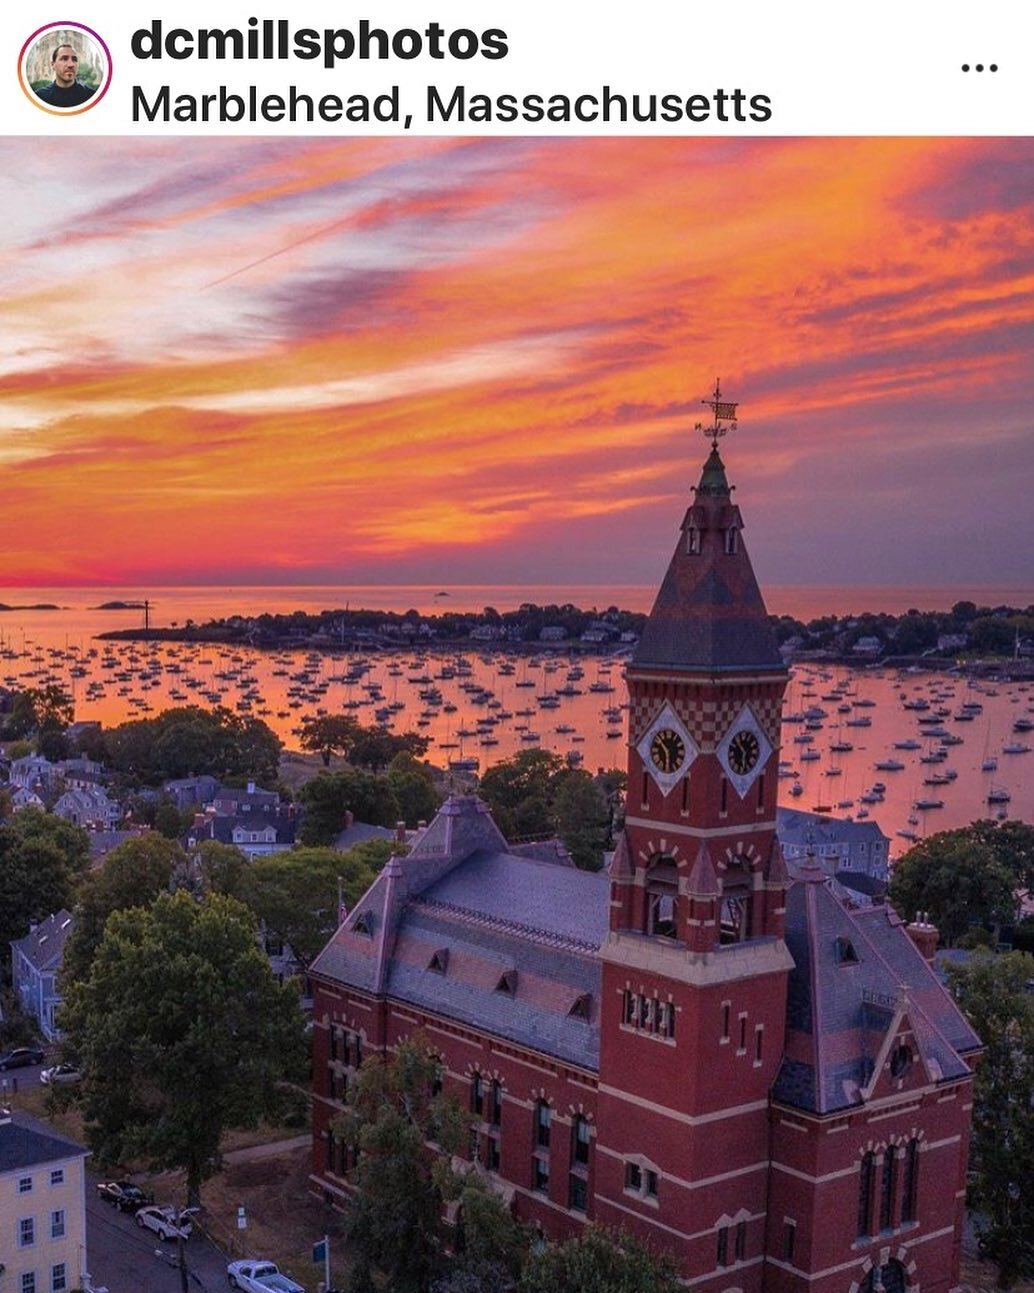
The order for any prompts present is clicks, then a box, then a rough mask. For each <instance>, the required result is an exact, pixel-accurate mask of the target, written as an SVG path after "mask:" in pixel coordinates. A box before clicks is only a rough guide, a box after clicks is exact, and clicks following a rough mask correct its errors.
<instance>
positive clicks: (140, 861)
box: [62, 831, 186, 983]
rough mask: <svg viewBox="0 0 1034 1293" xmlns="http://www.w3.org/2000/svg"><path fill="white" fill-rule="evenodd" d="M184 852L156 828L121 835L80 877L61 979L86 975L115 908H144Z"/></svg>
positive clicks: (166, 883)
mask: <svg viewBox="0 0 1034 1293" xmlns="http://www.w3.org/2000/svg"><path fill="white" fill-rule="evenodd" d="M185 862H186V855H185V854H184V852H183V850H182V849H181V848H180V846H179V845H178V844H176V843H175V842H174V841H173V840H168V839H166V838H165V836H164V835H159V834H158V833H157V832H156V831H149V832H148V833H147V834H146V835H138V836H136V837H134V838H133V839H128V840H124V841H123V842H122V843H121V844H119V845H118V846H117V847H116V848H113V849H112V850H111V852H110V853H109V854H108V856H107V857H106V858H105V859H104V862H103V864H102V865H101V866H100V867H99V868H97V870H95V871H91V872H90V873H89V874H88V875H86V876H85V877H84V878H83V881H82V884H81V885H80V888H79V900H78V903H77V905H76V911H75V925H74V926H73V929H72V933H71V934H70V935H69V938H68V942H67V943H66V944H65V953H64V958H63V966H62V974H63V977H64V979H65V981H66V983H68V982H71V981H72V980H75V979H85V978H86V977H87V975H88V974H89V973H90V967H91V965H92V964H93V958H94V954H95V953H96V951H97V948H98V946H99V945H100V941H101V939H102V938H103V936H104V926H105V923H106V922H107V919H108V917H109V916H110V915H111V913H112V912H114V911H123V910H124V909H125V908H127V907H149V906H150V905H151V903H152V902H154V900H155V898H157V897H158V895H159V894H160V893H163V892H165V891H166V890H168V888H169V885H170V882H171V881H172V877H173V873H174V872H175V870H176V869H177V867H181V866H183V864H184V863H185Z"/></svg>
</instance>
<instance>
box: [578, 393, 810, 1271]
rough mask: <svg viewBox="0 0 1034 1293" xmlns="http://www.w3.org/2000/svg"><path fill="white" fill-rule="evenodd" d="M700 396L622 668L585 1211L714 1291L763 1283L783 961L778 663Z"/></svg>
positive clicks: (787, 965) (719, 426)
mask: <svg viewBox="0 0 1034 1293" xmlns="http://www.w3.org/2000/svg"><path fill="white" fill-rule="evenodd" d="M705 403H707V404H708V405H709V407H710V409H711V412H712V415H713V420H712V424H711V425H710V426H709V427H707V428H702V429H704V430H705V434H706V435H707V436H708V437H709V438H710V440H711V451H710V454H709V456H708V458H707V461H706V462H705V464H704V468H703V472H702V474H701V477H700V483H699V484H698V485H697V486H696V489H695V491H694V495H695V496H694V499H693V501H692V503H691V504H690V506H689V508H688V510H687V512H686V515H685V519H684V520H683V522H682V527H681V531H680V534H679V539H678V545H677V547H676V549H675V552H674V555H673V556H672V558H671V563H670V565H669V566H668V571H667V574H666V575H665V577H664V581H663V583H662V584H661V587H660V591H659V592H658V594H657V599H656V601H655V603H654V606H653V610H652V611H651V613H650V616H649V619H648V621H647V624H646V627H645V629H644V631H643V634H642V637H641V639H640V643H639V646H638V648H637V650H636V653H635V656H634V658H633V660H632V662H631V663H630V665H629V668H628V673H627V677H628V688H629V702H630V722H629V754H628V798H627V815H626V825H625V832H624V836H623V838H622V839H621V840H620V841H619V845H618V849H617V853H616V854H615V858H614V863H613V867H612V887H611V906H610V935H609V938H608V940H607V942H606V944H605V945H604V947H603V948H602V950H601V955H602V959H603V992H602V1000H601V1043H600V1088H599V1113H598V1130H597V1164H596V1188H595V1202H596V1215H597V1217H598V1218H599V1219H600V1220H601V1221H603V1222H604V1223H606V1224H611V1225H621V1226H624V1227H626V1228H629V1229H632V1230H635V1231H638V1232H639V1233H641V1234H642V1235H643V1237H644V1238H647V1239H649V1240H650V1241H651V1242H653V1243H656V1242H658V1240H659V1238H660V1236H659V1229H660V1230H663V1232H664V1242H665V1243H668V1244H670V1246H671V1247H672V1249H673V1251H674V1252H676V1253H677V1255H678V1257H679V1261H680V1265H681V1266H682V1268H683V1270H689V1271H692V1272H693V1274H694V1277H695V1278H694V1281H693V1282H694V1285H698V1284H703V1285H704V1286H706V1287H707V1288H710V1287H711V1283H710V1281H711V1279H713V1280H714V1281H715V1287H719V1286H720V1287H724V1286H725V1284H726V1283H727V1274H726V1271H725V1267H727V1266H732V1265H736V1266H737V1267H738V1270H737V1273H736V1274H737V1281H736V1282H737V1286H738V1287H739V1288H742V1289H745V1290H746V1289H756V1290H759V1289H760V1288H761V1285H762V1273H763V1269H764V1257H763V1254H764V1244H765V1210H766V1183H767V1180H768V1170H769V1169H768V1160H769V1150H768V1097H769V1090H770V1088H771V1086H772V1083H773V1081H774V1079H775V1076H776V1073H777V1072H778V1069H779V1065H780V1060H781V1057H782V1052H783V1041H784V1032H785V1020H786V995H787V979H788V974H789V971H790V969H791V967H792V960H791V958H790V955H789V953H788V951H787V948H786V945H785V943H784V940H783V933H784V916H785V899H786V890H787V887H788V880H787V875H786V871H785V868H784V866H783V862H782V856H781V853H780V851H779V849H778V846H777V843H776V835H775V830H776V790H777V781H778V776H777V769H778V759H779V726H780V717H781V706H782V698H783V692H784V690H785V687H786V683H787V672H786V668H785V666H784V664H783V661H782V658H781V657H780V654H779V651H778V649H777V646H776V642H775V637H774V635H773V633H772V630H771V628H770V626H769V623H768V616H767V612H766V610H765V605H764V602H763V600H762V597H761V593H760V591H759V589H758V585H757V581H756V579H755V577H754V572H753V570H752V568H751V564H750V559H749V557H748V555H747V550H746V548H745V546H744V543H743V537H742V531H743V520H742V517H741V515H740V509H739V508H738V507H737V506H736V504H735V503H734V502H733V499H732V487H731V486H730V485H729V483H728V480H727V478H726V474H725V466H724V464H723V462H722V459H721V456H720V455H719V452H718V441H719V439H720V438H721V436H723V435H724V434H725V431H726V429H727V427H730V426H734V425H735V423H734V422H733V419H734V417H735V412H736V406H735V405H734V404H730V403H728V402H726V401H724V400H723V399H722V396H721V389H720V386H719V385H718V384H717V383H716V385H715V390H714V395H713V398H712V399H711V400H708V401H705ZM662 1181H663V1190H664V1199H663V1226H660V1227H659V1226H658V1222H659V1221H660V1220H661V1203H660V1201H659V1197H658V1196H659V1183H660V1182H662ZM709 1272H710V1273H711V1274H708V1273H709Z"/></svg>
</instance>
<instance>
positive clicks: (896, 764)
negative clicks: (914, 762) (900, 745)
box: [875, 759, 905, 772]
mask: <svg viewBox="0 0 1034 1293" xmlns="http://www.w3.org/2000/svg"><path fill="white" fill-rule="evenodd" d="M875 767H876V769H877V771H879V772H904V770H905V765H904V764H903V763H902V762H901V760H900V759H880V760H879V761H878V762H877V763H876V764H875Z"/></svg>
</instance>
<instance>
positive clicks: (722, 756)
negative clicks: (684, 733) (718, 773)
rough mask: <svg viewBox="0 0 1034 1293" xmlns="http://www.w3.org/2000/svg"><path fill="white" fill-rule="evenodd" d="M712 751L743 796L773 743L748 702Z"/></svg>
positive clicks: (752, 782) (757, 775)
mask: <svg viewBox="0 0 1034 1293" xmlns="http://www.w3.org/2000/svg"><path fill="white" fill-rule="evenodd" d="M715 753H716V754H717V756H718V762H719V763H720V764H721V765H722V771H723V772H724V773H725V775H726V776H727V777H728V778H729V781H730V782H731V784H732V785H733V787H734V788H735V790H736V793H737V794H738V795H739V797H740V798H741V799H743V798H745V796H746V794H747V792H748V791H749V790H750V788H751V786H752V785H753V784H754V782H755V781H757V779H758V777H759V776H760V775H761V774H762V772H763V771H764V770H765V764H766V763H767V762H768V760H769V759H770V758H771V755H772V743H771V742H770V741H769V739H768V737H767V736H766V735H765V731H764V728H762V726H761V724H760V723H759V722H758V720H757V719H756V718H755V717H754V711H753V710H752V709H751V708H750V706H749V705H744V707H743V708H742V709H741V710H740V712H739V714H738V715H737V716H736V718H735V719H734V720H733V722H732V723H731V724H730V725H729V728H728V730H727V731H726V733H725V735H724V736H723V737H722V739H721V741H720V742H719V745H718V748H717V750H716V751H715Z"/></svg>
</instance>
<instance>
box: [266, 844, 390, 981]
mask: <svg viewBox="0 0 1034 1293" xmlns="http://www.w3.org/2000/svg"><path fill="white" fill-rule="evenodd" d="M391 851H392V841H391V840H369V841H366V842H365V843H364V844H360V845H357V846H356V847H355V848H354V849H349V850H348V851H347V852H344V853H343V852H339V851H338V850H337V849H331V848H296V849H291V850H290V851H289V852H285V853H270V854H268V855H267V856H265V857H257V858H255V859H254V861H252V863H251V864H250V865H249V866H248V867H247V869H246V870H245V871H244V873H243V875H242V877H241V883H240V896H241V897H242V898H243V899H244V901H245V902H246V903H247V904H248V906H249V907H250V908H251V909H252V911H253V912H254V913H255V914H256V915H257V916H258V918H259V919H260V920H261V921H262V922H263V924H264V925H265V927H266V929H267V930H268V931H269V932H270V933H272V934H275V935H276V936H277V937H278V938H280V939H282V940H283V942H285V943H287V944H288V945H289V946H290V948H291V950H292V951H293V952H294V954H295V956H297V957H298V959H299V961H301V963H302V964H303V965H308V963H309V962H310V961H311V960H312V958H313V957H314V956H315V955H316V954H317V952H319V951H320V950H321V949H322V948H323V946H324V945H325V944H326V942H327V940H328V939H329V938H330V936H331V935H332V934H333V933H334V931H335V930H336V929H337V927H338V897H339V894H340V897H341V898H342V899H343V901H344V903H345V905H346V907H349V908H351V907H352V905H353V904H354V903H355V902H357V901H358V900H359V898H360V897H361V896H362V895H363V894H364V893H365V892H366V890H367V889H368V888H369V887H370V885H371V884H372V883H373V881H374V880H375V879H376V877H377V874H378V872H379V871H380V869H381V867H382V866H383V865H384V863H385V862H386V861H387V860H388V858H389V857H390V856H391Z"/></svg>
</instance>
